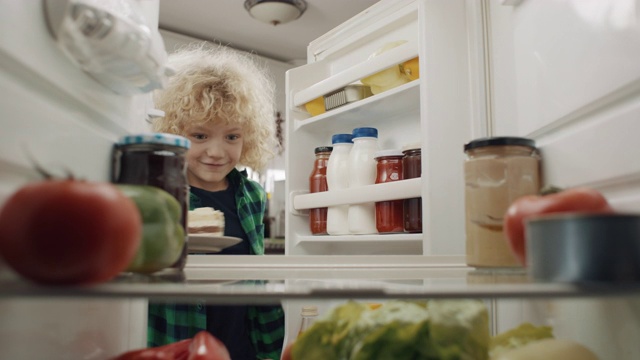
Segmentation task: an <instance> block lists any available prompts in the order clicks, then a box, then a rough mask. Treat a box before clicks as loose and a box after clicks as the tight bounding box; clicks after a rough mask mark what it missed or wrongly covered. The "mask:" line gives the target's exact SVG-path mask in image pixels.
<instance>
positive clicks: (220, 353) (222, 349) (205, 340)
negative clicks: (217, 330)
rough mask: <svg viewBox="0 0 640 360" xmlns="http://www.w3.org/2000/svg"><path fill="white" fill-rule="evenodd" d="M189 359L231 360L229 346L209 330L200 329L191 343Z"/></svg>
mask: <svg viewBox="0 0 640 360" xmlns="http://www.w3.org/2000/svg"><path fill="white" fill-rule="evenodd" d="M187 360H231V355H229V351H228V350H227V347H226V346H224V344H223V343H222V341H220V340H219V339H218V338H216V337H215V336H213V335H211V333H209V332H207V331H200V332H198V333H197V334H196V335H195V336H194V337H193V341H192V342H191V345H189V358H188V359H187Z"/></svg>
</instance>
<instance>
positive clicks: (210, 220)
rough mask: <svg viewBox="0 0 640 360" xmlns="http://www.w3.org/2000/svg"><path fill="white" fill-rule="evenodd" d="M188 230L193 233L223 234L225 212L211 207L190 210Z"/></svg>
mask: <svg viewBox="0 0 640 360" xmlns="http://www.w3.org/2000/svg"><path fill="white" fill-rule="evenodd" d="M187 220H188V228H189V230H188V232H189V234H192V235H208V236H223V235H224V213H223V212H222V211H219V210H215V209H214V208H211V207H203V208H197V209H194V210H191V211H189V214H188V216H187Z"/></svg>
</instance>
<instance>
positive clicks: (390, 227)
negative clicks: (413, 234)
mask: <svg viewBox="0 0 640 360" xmlns="http://www.w3.org/2000/svg"><path fill="white" fill-rule="evenodd" d="M403 156H404V154H403V153H402V151H400V150H396V149H390V150H381V151H378V152H376V153H375V155H374V158H375V159H376V162H377V166H376V169H377V177H376V184H382V183H387V182H392V181H398V180H402V179H403V175H402V158H403ZM403 204H404V202H403V200H390V201H379V202H376V228H377V229H378V232H379V233H381V234H384V233H401V232H403V231H404V225H403V223H404V217H403V216H404V215H403V208H404V205H403Z"/></svg>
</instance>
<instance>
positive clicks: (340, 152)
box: [327, 134, 353, 235]
mask: <svg viewBox="0 0 640 360" xmlns="http://www.w3.org/2000/svg"><path fill="white" fill-rule="evenodd" d="M351 138H352V135H351V134H335V135H333V136H332V137H331V143H332V144H333V151H332V152H331V155H329V161H328V163H327V188H328V191H332V190H340V189H346V188H348V187H349V153H350V152H351V148H352V147H353V142H352V141H351ZM347 216H349V205H337V206H329V207H328V208H327V234H329V235H345V234H349V221H348V218H347Z"/></svg>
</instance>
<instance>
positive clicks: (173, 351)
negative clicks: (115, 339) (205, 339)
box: [113, 339, 192, 360]
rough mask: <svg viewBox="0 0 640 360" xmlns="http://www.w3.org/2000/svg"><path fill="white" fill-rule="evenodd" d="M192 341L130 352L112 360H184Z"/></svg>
mask: <svg viewBox="0 0 640 360" xmlns="http://www.w3.org/2000/svg"><path fill="white" fill-rule="evenodd" d="M191 342H192V339H185V340H181V341H177V342H174V343H171V344H167V345H163V346H157V347H152V348H147V349H139V350H131V351H129V352H126V353H124V354H122V355H120V356H118V357H116V358H113V360H186V359H187V357H188V356H189V345H190V344H191Z"/></svg>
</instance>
